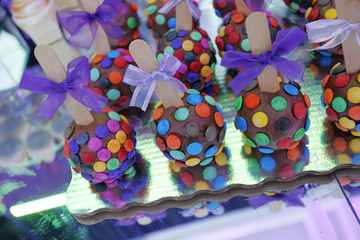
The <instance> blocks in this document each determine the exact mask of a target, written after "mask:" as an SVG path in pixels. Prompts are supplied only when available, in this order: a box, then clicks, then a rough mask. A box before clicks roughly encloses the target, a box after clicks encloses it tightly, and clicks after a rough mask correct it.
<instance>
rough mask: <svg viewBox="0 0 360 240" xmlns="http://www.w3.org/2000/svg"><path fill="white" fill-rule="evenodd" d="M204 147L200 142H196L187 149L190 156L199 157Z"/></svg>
mask: <svg viewBox="0 0 360 240" xmlns="http://www.w3.org/2000/svg"><path fill="white" fill-rule="evenodd" d="M202 149H203V147H202V145H201V144H200V143H198V142H194V143H191V144H189V146H188V147H187V148H186V151H187V152H188V153H189V154H190V155H198V154H199V153H201V151H202Z"/></svg>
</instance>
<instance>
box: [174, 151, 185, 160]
mask: <svg viewBox="0 0 360 240" xmlns="http://www.w3.org/2000/svg"><path fill="white" fill-rule="evenodd" d="M170 156H171V157H173V158H174V159H177V160H182V159H184V158H185V154H184V153H183V152H182V151H179V150H172V151H170Z"/></svg>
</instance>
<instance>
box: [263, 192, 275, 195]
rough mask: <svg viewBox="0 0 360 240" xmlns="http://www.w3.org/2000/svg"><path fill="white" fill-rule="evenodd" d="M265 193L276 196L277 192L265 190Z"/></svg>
mask: <svg viewBox="0 0 360 240" xmlns="http://www.w3.org/2000/svg"><path fill="white" fill-rule="evenodd" d="M264 194H265V195H267V196H274V195H275V194H276V193H275V192H271V191H266V192H264Z"/></svg>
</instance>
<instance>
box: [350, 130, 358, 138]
mask: <svg viewBox="0 0 360 240" xmlns="http://www.w3.org/2000/svg"><path fill="white" fill-rule="evenodd" d="M351 134H352V135H354V136H355V137H360V132H358V131H351Z"/></svg>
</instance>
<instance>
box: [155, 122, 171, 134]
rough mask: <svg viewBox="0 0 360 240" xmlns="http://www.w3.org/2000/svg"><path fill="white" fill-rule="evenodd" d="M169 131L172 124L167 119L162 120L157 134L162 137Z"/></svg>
mask: <svg viewBox="0 0 360 240" xmlns="http://www.w3.org/2000/svg"><path fill="white" fill-rule="evenodd" d="M169 129H170V123H169V121H168V120H166V119H163V120H161V121H160V122H159V124H158V125H157V132H158V133H159V134H160V135H164V134H166V133H167V132H168V131H169Z"/></svg>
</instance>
